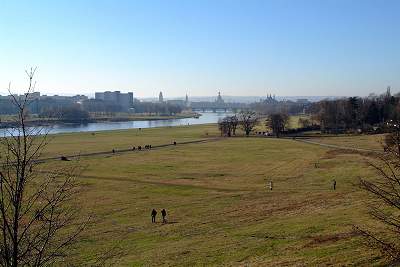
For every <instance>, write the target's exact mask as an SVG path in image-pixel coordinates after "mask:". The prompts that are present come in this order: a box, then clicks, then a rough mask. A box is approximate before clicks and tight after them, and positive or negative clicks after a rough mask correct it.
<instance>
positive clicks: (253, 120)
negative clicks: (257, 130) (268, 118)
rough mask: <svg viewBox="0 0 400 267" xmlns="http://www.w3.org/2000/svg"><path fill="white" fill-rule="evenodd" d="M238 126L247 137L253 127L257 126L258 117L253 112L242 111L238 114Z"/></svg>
mask: <svg viewBox="0 0 400 267" xmlns="http://www.w3.org/2000/svg"><path fill="white" fill-rule="evenodd" d="M238 120H239V124H240V126H241V127H242V128H243V131H244V132H245V133H246V136H249V135H250V133H251V131H252V130H253V129H254V127H255V126H256V125H257V124H258V117H257V114H256V113H255V112H254V111H242V112H240V113H239V118H238Z"/></svg>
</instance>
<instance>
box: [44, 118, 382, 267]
mask: <svg viewBox="0 0 400 267" xmlns="http://www.w3.org/2000/svg"><path fill="white" fill-rule="evenodd" d="M216 136H218V131H217V127H216V126H215V125H202V126H184V127H171V128H153V129H144V130H142V131H139V130H137V129H134V130H123V131H109V132H100V133H96V134H95V135H92V134H91V133H74V134H59V135H55V136H52V142H51V144H50V145H49V146H48V147H47V148H46V152H45V154H46V155H60V154H76V153H83V152H93V151H105V150H111V149H113V148H116V149H123V148H128V147H130V146H132V145H136V146H137V145H145V144H152V145H156V144H166V143H171V142H173V141H177V142H178V145H177V146H170V147H165V148H159V149H154V150H151V151H141V152H138V151H136V152H134V151H132V152H126V153H115V154H109V155H103V156H95V157H82V158H81V159H80V164H82V165H84V166H85V170H84V172H83V173H82V176H81V177H79V180H80V181H81V182H82V184H83V188H84V192H83V193H82V195H81V196H80V199H79V200H78V201H79V202H80V203H81V206H82V208H81V212H82V214H83V215H84V214H92V215H93V216H94V218H95V224H93V225H91V226H90V227H89V228H88V230H87V232H86V233H85V235H84V238H83V240H82V241H81V242H80V243H79V244H78V245H79V248H80V251H81V252H82V254H83V255H84V257H86V258H87V259H89V260H90V259H92V258H93V255H95V254H96V253H101V251H104V250H107V249H110V248H112V247H113V246H118V247H119V248H120V249H121V251H122V256H121V257H119V260H118V265H120V266H160V265H165V266H168V265H175V266H205V265H214V266H221V265H225V266H321V265H322V266H326V265H335V266H343V265H381V264H383V263H384V261H383V259H382V258H381V257H380V256H379V254H378V253H377V252H374V251H371V250H368V249H366V248H365V247H364V246H363V245H362V239H361V238H360V237H359V236H357V235H356V234H355V233H354V232H353V231H352V226H353V225H365V224H373V223H374V222H373V221H371V220H370V218H369V217H368V216H367V215H366V208H365V203H364V200H365V199H366V196H365V195H364V193H363V192H361V191H360V190H359V188H358V187H357V186H356V185H355V184H356V183H357V180H358V178H359V177H373V176H374V172H373V171H372V170H371V169H370V168H369V167H368V166H367V164H366V160H368V158H366V156H363V155H360V154H357V153H355V152H349V151H342V150H335V149H331V148H325V147H320V146H317V145H311V144H306V143H302V142H298V141H295V140H289V139H274V138H245V137H234V138H220V139H217V140H215V139H212V140H210V141H209V142H205V143H197V144H186V145H180V144H179V142H182V141H189V140H198V139H205V138H210V139H211V137H216ZM347 138H348V139H346V140H347V141H346V144H348V143H349V142H350V143H351V142H352V141H351V140H353V141H354V144H355V145H358V142H359V141H357V140H359V137H347ZM351 138H353V139H351ZM329 140H332V139H329ZM363 142H364V141H363ZM369 142H370V141H367V143H369ZM370 160H371V159H370ZM54 162H55V163H56V165H64V166H65V165H72V164H74V161H70V162H61V161H54ZM54 162H49V163H45V164H42V165H41V168H42V169H46V168H50V166H54V164H51V163H54ZM316 163H317V164H316ZM49 164H51V165H49ZM332 179H336V181H337V190H336V191H333V190H331V185H332ZM270 180H272V181H273V185H274V188H273V190H272V191H270V190H269V189H268V188H267V184H268V182H269V181H270ZM153 208H155V209H157V210H158V212H159V213H158V216H157V223H156V224H152V223H151V218H150V212H151V210H152V209H153ZM162 208H165V209H166V210H167V212H168V217H167V218H168V223H167V224H162V223H161V222H160V221H161V218H160V211H161V209H162Z"/></svg>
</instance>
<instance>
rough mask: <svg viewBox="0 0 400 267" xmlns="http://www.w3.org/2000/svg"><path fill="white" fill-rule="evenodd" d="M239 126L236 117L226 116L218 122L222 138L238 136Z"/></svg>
mask: <svg viewBox="0 0 400 267" xmlns="http://www.w3.org/2000/svg"><path fill="white" fill-rule="evenodd" d="M238 124H239V121H238V118H237V117H236V116H226V117H224V118H223V119H220V120H219V121H218V129H219V130H220V132H221V136H223V135H225V136H228V137H230V136H232V135H236V128H237V125H238Z"/></svg>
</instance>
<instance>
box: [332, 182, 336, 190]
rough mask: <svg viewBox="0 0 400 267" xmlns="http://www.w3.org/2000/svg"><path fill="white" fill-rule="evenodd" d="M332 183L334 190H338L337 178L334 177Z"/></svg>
mask: <svg viewBox="0 0 400 267" xmlns="http://www.w3.org/2000/svg"><path fill="white" fill-rule="evenodd" d="M332 185H333V190H336V180H335V179H333V181H332Z"/></svg>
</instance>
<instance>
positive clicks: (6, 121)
mask: <svg viewBox="0 0 400 267" xmlns="http://www.w3.org/2000/svg"><path fill="white" fill-rule="evenodd" d="M200 116H201V114H199V113H196V112H192V113H181V114H175V115H168V116H163V115H145V114H118V115H115V116H110V115H108V116H91V117H90V118H89V119H83V120H63V119H56V118H39V117H32V118H30V119H28V120H27V121H26V124H27V126H29V127H35V126H52V125H55V124H57V125H63V124H85V123H86V124H87V123H104V122H129V121H163V120H176V119H188V118H199V117H200ZM15 126H17V123H16V122H15V117H14V116H9V115H6V116H0V129H5V128H12V127H15Z"/></svg>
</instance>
